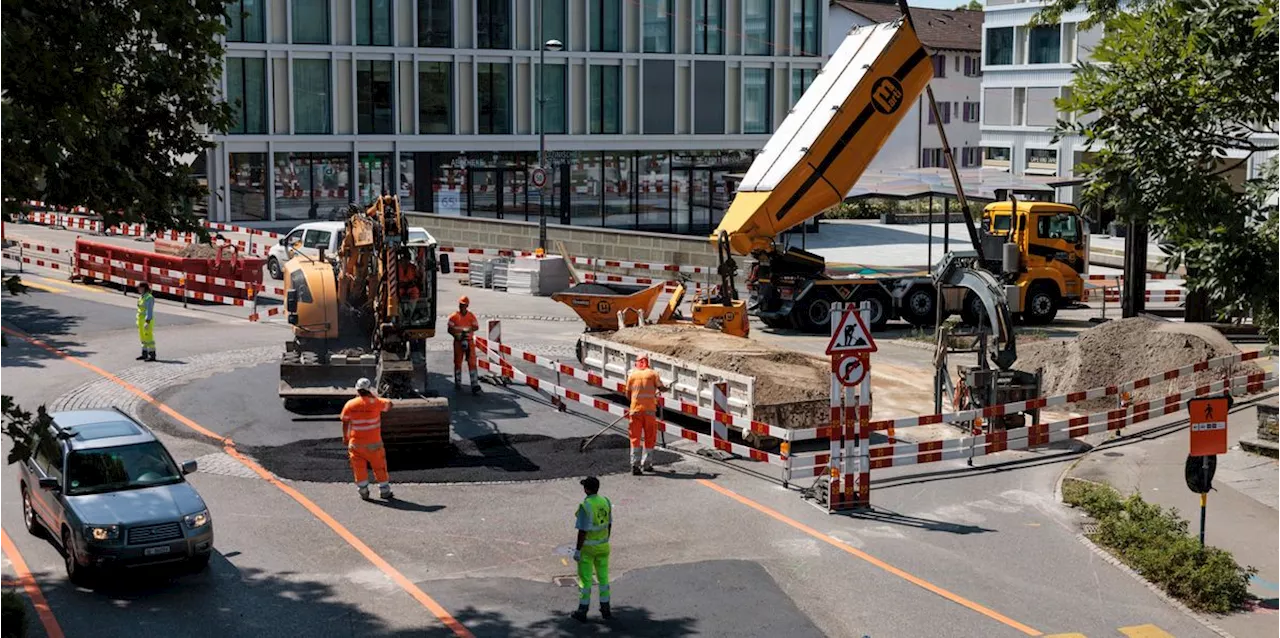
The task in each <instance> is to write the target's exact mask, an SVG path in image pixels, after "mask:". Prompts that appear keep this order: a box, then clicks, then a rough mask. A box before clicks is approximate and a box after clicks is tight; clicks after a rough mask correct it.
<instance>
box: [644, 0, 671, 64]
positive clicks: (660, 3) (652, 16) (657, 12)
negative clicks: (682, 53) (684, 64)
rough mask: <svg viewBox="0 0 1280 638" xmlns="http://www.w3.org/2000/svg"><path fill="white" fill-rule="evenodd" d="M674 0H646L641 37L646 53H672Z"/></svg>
mask: <svg viewBox="0 0 1280 638" xmlns="http://www.w3.org/2000/svg"><path fill="white" fill-rule="evenodd" d="M671 2H672V0H644V5H643V6H642V7H641V11H642V12H643V15H642V16H641V20H642V21H643V26H642V27H641V28H642V31H641V38H642V39H643V40H644V42H643V49H644V52H645V53H671V20H672V13H671Z"/></svg>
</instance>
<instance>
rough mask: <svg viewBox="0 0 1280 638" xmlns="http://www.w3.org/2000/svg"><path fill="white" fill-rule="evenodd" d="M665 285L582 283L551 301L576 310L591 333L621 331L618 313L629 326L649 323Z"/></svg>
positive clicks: (552, 296)
mask: <svg viewBox="0 0 1280 638" xmlns="http://www.w3.org/2000/svg"><path fill="white" fill-rule="evenodd" d="M664 286H666V284H664V283H656V284H653V285H652V286H649V287H647V288H646V287H644V286H619V285H614V284H610V285H605V284H578V285H576V286H574V287H572V288H570V289H568V290H565V291H563V292H557V293H555V294H554V295H551V298H552V299H554V300H556V301H559V302H560V303H562V304H564V305H566V306H569V307H570V308H573V311H574V312H576V313H578V316H579V317H582V320H583V321H584V322H586V324H587V330H617V329H618V313H619V312H621V313H623V315H622V316H623V317H625V321H627V322H628V323H630V322H635V323H640V320H642V319H643V320H646V321H647V320H648V317H649V313H650V312H652V311H653V306H654V304H656V303H657V301H658V296H659V295H661V294H662V288H663V287H664Z"/></svg>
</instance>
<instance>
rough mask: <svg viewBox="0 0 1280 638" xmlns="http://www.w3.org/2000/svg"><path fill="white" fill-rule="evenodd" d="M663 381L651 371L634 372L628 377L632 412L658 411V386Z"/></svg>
mask: <svg viewBox="0 0 1280 638" xmlns="http://www.w3.org/2000/svg"><path fill="white" fill-rule="evenodd" d="M660 385H662V379H661V378H660V377H659V376H658V373H657V372H654V371H653V370H651V369H646V370H632V371H631V374H628V375H627V395H628V396H630V397H631V411H632V412H648V413H650V414H653V413H655V412H657V411H658V386H660Z"/></svg>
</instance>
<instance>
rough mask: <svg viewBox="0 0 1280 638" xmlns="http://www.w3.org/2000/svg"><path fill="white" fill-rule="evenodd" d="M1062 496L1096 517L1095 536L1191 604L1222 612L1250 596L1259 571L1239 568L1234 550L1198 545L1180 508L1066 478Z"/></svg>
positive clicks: (1241, 603) (1240, 606) (1102, 543)
mask: <svg viewBox="0 0 1280 638" xmlns="http://www.w3.org/2000/svg"><path fill="white" fill-rule="evenodd" d="M1062 497H1063V500H1065V501H1066V502H1067V503H1068V504H1069V505H1074V506H1076V507H1079V508H1080V509H1083V510H1084V511H1085V512H1087V513H1088V514H1089V516H1092V517H1093V518H1094V519H1096V520H1097V521H1098V532H1097V533H1096V534H1093V535H1091V536H1090V538H1091V539H1092V540H1094V541H1096V542H1097V543H1098V544H1100V545H1102V546H1103V547H1106V548H1107V549H1108V550H1109V551H1111V553H1113V554H1115V555H1116V556H1117V557H1119V558H1120V560H1122V561H1124V563H1125V564H1126V565H1128V566H1130V567H1132V568H1133V569H1134V570H1135V571H1137V572H1138V573H1139V574H1142V576H1143V578H1146V579H1147V580H1149V581H1151V582H1153V583H1155V584H1156V585H1159V586H1160V587H1161V588H1163V589H1164V590H1165V591H1166V592H1168V593H1169V595H1171V596H1173V597H1174V598H1177V599H1178V600H1181V601H1182V602H1183V603H1185V604H1186V605H1187V606H1188V607H1191V608H1192V609H1196V610H1199V611H1207V612H1213V613H1219V614H1222V613H1227V612H1230V611H1234V610H1237V609H1241V608H1243V607H1244V605H1245V603H1246V602H1248V601H1249V600H1250V598H1251V597H1250V594H1249V577H1250V576H1252V575H1253V574H1254V573H1256V572H1257V570H1256V569H1254V568H1252V567H1247V568H1246V567H1241V566H1240V565H1239V564H1238V563H1236V561H1235V558H1233V557H1232V556H1231V553H1230V552H1227V551H1224V550H1221V549H1218V548H1216V547H1200V541H1199V539H1198V538H1196V537H1195V536H1192V535H1191V534H1189V533H1188V523H1187V521H1185V520H1183V519H1182V518H1180V517H1179V516H1178V511H1177V510H1176V509H1170V510H1165V509H1163V508H1161V507H1160V506H1159V505H1154V504H1152V503H1148V502H1146V501H1144V500H1143V499H1142V497H1141V496H1139V495H1137V494H1134V495H1132V496H1130V497H1128V498H1121V496H1120V493H1119V492H1117V491H1116V490H1115V489H1114V488H1112V487H1111V486H1109V485H1099V484H1097V483H1089V482H1086V481H1080V480H1068V481H1065V482H1064V483H1063V485H1062Z"/></svg>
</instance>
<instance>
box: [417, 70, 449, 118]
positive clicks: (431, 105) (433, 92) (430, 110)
mask: <svg viewBox="0 0 1280 638" xmlns="http://www.w3.org/2000/svg"><path fill="white" fill-rule="evenodd" d="M452 71H453V65H452V64H450V63H448V62H419V63H418V132H419V133H421V134H423V135H447V134H449V133H452V132H453V78H452V77H450V76H451V75H452Z"/></svg>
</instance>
